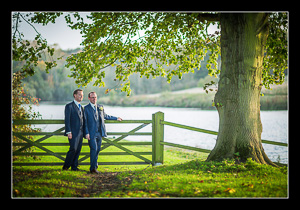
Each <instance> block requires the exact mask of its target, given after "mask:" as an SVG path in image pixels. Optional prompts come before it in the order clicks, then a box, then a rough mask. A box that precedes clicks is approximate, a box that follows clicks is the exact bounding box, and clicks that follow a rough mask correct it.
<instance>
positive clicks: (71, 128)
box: [63, 89, 86, 171]
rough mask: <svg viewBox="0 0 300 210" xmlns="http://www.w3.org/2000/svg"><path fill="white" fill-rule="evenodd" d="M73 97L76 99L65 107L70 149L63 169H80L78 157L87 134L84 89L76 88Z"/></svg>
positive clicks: (66, 134)
mask: <svg viewBox="0 0 300 210" xmlns="http://www.w3.org/2000/svg"><path fill="white" fill-rule="evenodd" d="M73 97H74V101H72V102H71V103H68V104H67V105H66V107H65V136H68V140H69V144H70V149H69V151H68V153H67V157H66V159H65V163H64V166H63V170H67V169H68V168H69V167H70V166H71V169H72V171H78V167H77V166H78V157H79V154H80V151H81V146H82V139H83V136H84V135H85V134H86V118H85V114H84V112H83V108H82V106H81V104H80V102H81V101H82V99H83V91H82V90H81V89H77V90H75V91H74V92H73Z"/></svg>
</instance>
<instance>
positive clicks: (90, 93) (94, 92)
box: [88, 91, 97, 97]
mask: <svg viewBox="0 0 300 210" xmlns="http://www.w3.org/2000/svg"><path fill="white" fill-rule="evenodd" d="M91 93H95V94H97V93H96V92H95V91H91V92H89V94H88V97H90V96H91Z"/></svg>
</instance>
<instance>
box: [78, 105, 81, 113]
mask: <svg viewBox="0 0 300 210" xmlns="http://www.w3.org/2000/svg"><path fill="white" fill-rule="evenodd" d="M78 107H79V111H80V112H81V105H80V104H78Z"/></svg>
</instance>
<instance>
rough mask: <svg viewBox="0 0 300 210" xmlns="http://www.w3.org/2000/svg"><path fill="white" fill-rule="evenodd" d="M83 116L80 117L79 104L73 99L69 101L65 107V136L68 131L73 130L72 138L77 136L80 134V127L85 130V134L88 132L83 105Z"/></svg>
mask: <svg viewBox="0 0 300 210" xmlns="http://www.w3.org/2000/svg"><path fill="white" fill-rule="evenodd" d="M81 113H82V115H83V116H82V117H80V112H79V109H78V106H76V104H75V103H74V101H72V102H71V103H68V104H67V105H66V107H65V136H67V134H66V133H67V132H72V139H73V138H76V137H77V136H78V134H79V130H80V128H82V130H83V136H84V137H85V134H86V131H87V129H86V117H85V114H84V111H83V108H82V106H81Z"/></svg>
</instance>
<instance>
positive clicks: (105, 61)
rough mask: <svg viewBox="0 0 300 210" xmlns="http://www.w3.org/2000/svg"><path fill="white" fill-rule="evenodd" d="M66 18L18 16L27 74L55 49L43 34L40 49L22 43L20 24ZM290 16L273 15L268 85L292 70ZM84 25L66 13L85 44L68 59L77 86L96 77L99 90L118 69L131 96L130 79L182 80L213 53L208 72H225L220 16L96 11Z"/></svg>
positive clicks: (20, 55)
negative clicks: (220, 58) (221, 60)
mask: <svg viewBox="0 0 300 210" xmlns="http://www.w3.org/2000/svg"><path fill="white" fill-rule="evenodd" d="M62 14H63V13H47V12H36V13H34V14H33V15H26V16H25V15H22V14H21V13H15V14H13V19H14V28H13V60H26V65H24V67H23V71H24V72H27V73H29V74H30V75H32V74H34V70H33V67H34V66H36V65H37V59H38V58H40V57H41V54H42V53H45V51H48V53H49V54H50V56H51V55H53V50H54V49H51V48H50V47H49V46H47V45H46V40H44V39H43V38H42V36H41V35H40V34H39V33H38V34H37V36H36V38H35V39H36V41H37V46H36V47H34V46H30V44H29V42H28V41H23V40H22V33H20V32H19V31H18V27H17V26H18V22H19V21H20V19H23V20H24V21H26V22H28V23H29V24H31V23H40V24H43V25H46V24H47V23H49V22H52V23H55V19H56V18H57V17H59V16H60V15H62ZM287 15H288V14H287V13H284V12H279V13H278V12H274V13H269V16H268V22H269V36H268V39H267V44H266V45H267V46H266V52H265V57H264V65H263V67H264V69H263V74H262V77H263V85H264V86H265V87H266V88H269V85H270V84H274V83H276V84H281V83H282V82H283V81H284V73H283V71H284V70H285V69H287V28H288V21H287ZM87 18H88V19H89V20H90V23H87V22H85V21H84V18H83V17H81V16H80V13H78V12H75V13H67V14H66V15H65V20H66V22H67V24H68V26H69V27H71V28H72V29H79V30H81V34H82V35H83V38H84V40H83V41H82V43H81V45H82V46H83V49H82V51H81V52H79V53H76V54H72V55H71V56H69V57H68V59H67V65H66V66H67V67H70V68H71V72H72V73H71V75H70V76H71V77H73V78H75V81H76V83H77V84H78V85H82V86H86V85H87V84H88V83H90V82H91V81H92V80H93V78H96V79H94V80H93V81H94V85H95V86H99V87H101V86H102V87H104V86H105V83H104V82H103V78H104V77H105V71H104V70H103V69H104V68H105V67H107V66H115V67H116V70H115V72H116V80H118V81H120V85H121V86H120V87H121V90H122V91H124V92H127V94H128V95H129V94H130V92H131V89H130V79H129V77H130V75H132V74H134V73H140V75H141V77H146V78H149V77H150V75H151V76H152V77H153V78H155V77H158V76H161V77H166V78H167V81H168V82H170V81H171V79H172V77H173V76H175V75H176V76H178V78H179V79H180V78H182V75H183V74H184V73H188V72H194V71H195V70H196V69H200V66H201V61H203V60H204V57H205V55H206V54H207V53H208V52H209V53H210V56H209V60H208V61H207V64H206V67H207V69H208V70H209V72H208V73H209V75H211V76H217V74H219V73H220V67H218V65H217V59H218V56H219V55H220V32H219V31H216V32H215V33H213V34H209V33H208V30H207V29H208V27H209V26H210V25H211V24H219V22H218V21H219V19H218V18H219V14H218V13H183V12H176V13H173V12H92V13H90V15H89V16H87ZM46 65H47V67H46V71H47V70H49V69H50V68H52V67H54V66H55V65H56V62H55V61H54V60H50V62H46Z"/></svg>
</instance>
